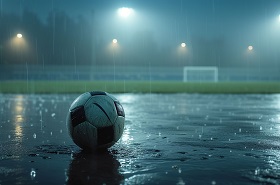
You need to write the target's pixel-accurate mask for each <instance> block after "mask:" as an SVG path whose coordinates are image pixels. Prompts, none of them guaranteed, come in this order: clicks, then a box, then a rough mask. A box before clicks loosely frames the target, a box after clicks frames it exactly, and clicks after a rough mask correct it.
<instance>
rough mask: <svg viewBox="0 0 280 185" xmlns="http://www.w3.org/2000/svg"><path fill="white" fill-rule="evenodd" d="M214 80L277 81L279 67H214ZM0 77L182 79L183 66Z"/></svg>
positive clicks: (10, 72) (51, 70)
mask: <svg viewBox="0 0 280 185" xmlns="http://www.w3.org/2000/svg"><path fill="white" fill-rule="evenodd" d="M218 69H219V72H218V81H280V70H279V69H246V68H218ZM0 80H144V81H147V80H148V81H149V80H151V81H159V80H162V81H166V80H168V81H183V68H179V67H149V66H138V67H135V66H133V67H132V66H116V67H113V66H39V65H17V66H12V65H11V66H0Z"/></svg>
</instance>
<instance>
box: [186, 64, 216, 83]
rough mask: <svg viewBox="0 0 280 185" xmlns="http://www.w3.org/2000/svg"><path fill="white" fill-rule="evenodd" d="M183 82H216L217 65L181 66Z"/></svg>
mask: <svg viewBox="0 0 280 185" xmlns="http://www.w3.org/2000/svg"><path fill="white" fill-rule="evenodd" d="M183 81H184V82H218V67H216V66H192V67H190V66H185V67H184V68H183Z"/></svg>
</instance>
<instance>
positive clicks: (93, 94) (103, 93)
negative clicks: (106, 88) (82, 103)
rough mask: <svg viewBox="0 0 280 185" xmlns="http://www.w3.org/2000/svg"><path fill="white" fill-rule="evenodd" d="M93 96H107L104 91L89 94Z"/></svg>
mask: <svg viewBox="0 0 280 185" xmlns="http://www.w3.org/2000/svg"><path fill="white" fill-rule="evenodd" d="M89 93H90V95H91V96H96V95H106V93H105V92H103V91H92V92H89Z"/></svg>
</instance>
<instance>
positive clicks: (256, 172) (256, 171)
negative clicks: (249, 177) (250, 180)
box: [255, 167, 260, 175]
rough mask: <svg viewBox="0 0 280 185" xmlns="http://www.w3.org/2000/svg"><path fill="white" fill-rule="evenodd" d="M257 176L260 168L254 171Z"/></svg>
mask: <svg viewBox="0 0 280 185" xmlns="http://www.w3.org/2000/svg"><path fill="white" fill-rule="evenodd" d="M259 174H260V168H259V167H257V168H256V169H255V175H259Z"/></svg>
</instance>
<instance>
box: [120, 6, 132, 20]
mask: <svg viewBox="0 0 280 185" xmlns="http://www.w3.org/2000/svg"><path fill="white" fill-rule="evenodd" d="M132 13H133V9H132V8H127V7H122V8H119V9H118V14H119V16H121V17H124V18H127V17H129V16H130V15H131V14H132Z"/></svg>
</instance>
